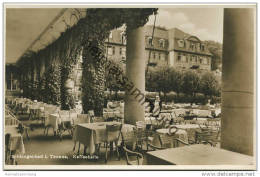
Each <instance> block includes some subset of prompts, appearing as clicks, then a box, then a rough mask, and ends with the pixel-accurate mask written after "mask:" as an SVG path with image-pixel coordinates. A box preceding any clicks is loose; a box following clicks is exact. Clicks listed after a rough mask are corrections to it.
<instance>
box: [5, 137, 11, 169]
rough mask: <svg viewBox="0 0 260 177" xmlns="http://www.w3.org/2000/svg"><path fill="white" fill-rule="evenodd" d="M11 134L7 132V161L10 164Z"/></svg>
mask: <svg viewBox="0 0 260 177" xmlns="http://www.w3.org/2000/svg"><path fill="white" fill-rule="evenodd" d="M10 146H11V134H9V133H8V134H5V163H6V164H9V163H10V161H11V150H10Z"/></svg>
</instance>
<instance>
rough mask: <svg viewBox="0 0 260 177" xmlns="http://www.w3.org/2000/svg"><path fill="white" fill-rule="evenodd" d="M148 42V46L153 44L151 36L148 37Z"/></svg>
mask: <svg viewBox="0 0 260 177" xmlns="http://www.w3.org/2000/svg"><path fill="white" fill-rule="evenodd" d="M148 44H149V46H153V38H152V37H148Z"/></svg>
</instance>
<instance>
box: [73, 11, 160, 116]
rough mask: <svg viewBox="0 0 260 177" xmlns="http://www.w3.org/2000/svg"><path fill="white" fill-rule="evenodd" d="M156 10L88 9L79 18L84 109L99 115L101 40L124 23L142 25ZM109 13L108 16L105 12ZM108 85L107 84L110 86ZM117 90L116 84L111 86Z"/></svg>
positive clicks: (102, 87) (130, 26)
mask: <svg viewBox="0 0 260 177" xmlns="http://www.w3.org/2000/svg"><path fill="white" fill-rule="evenodd" d="M156 11H157V9H134V8H131V9H126V8H125V9H124V8H121V9H109V8H107V9H89V10H87V13H86V18H85V19H82V20H80V21H79V23H78V24H79V26H81V29H82V30H83V31H82V33H83V34H84V35H83V36H84V37H83V41H82V44H83V78H82V79H83V84H82V87H83V88H82V90H83V93H82V103H83V110H84V112H88V111H89V110H94V112H95V115H96V116H102V115H103V106H104V91H105V68H104V63H105V57H104V42H105V39H107V37H108V35H109V32H110V31H111V30H112V29H114V28H118V27H120V26H122V25H123V24H126V25H127V30H132V29H134V28H137V27H139V26H143V25H144V24H145V23H146V22H147V20H148V17H149V15H151V14H152V13H155V12H156ZM107 14H109V15H107ZM110 86H111V85H110ZM112 87H114V88H113V89H117V87H118V85H115V86H112Z"/></svg>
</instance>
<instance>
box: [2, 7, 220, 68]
mask: <svg viewBox="0 0 260 177" xmlns="http://www.w3.org/2000/svg"><path fill="white" fill-rule="evenodd" d="M60 10H61V9H54V8H53V9H41V8H37V9H36V8H30V9H21V8H16V9H7V10H6V30H5V32H6V40H5V42H6V43H5V44H6V48H5V49H6V53H5V60H6V62H7V63H13V62H16V61H17V60H18V59H19V57H20V56H21V55H22V54H23V53H24V52H25V50H26V49H27V48H28V47H29V46H30V44H31V43H32V42H33V41H34V40H35V39H36V38H37V37H38V36H39V34H40V33H41V32H42V31H43V30H44V28H45V27H46V26H47V25H48V24H49V23H50V22H51V21H52V20H53V19H54V18H55V17H56V16H57V15H58V13H59V12H60ZM153 23H154V16H150V18H149V21H148V23H147V24H150V25H153ZM156 25H160V26H164V27H166V28H168V29H170V28H174V27H176V28H179V29H181V30H183V31H184V32H186V33H189V34H192V35H196V36H198V37H199V38H200V39H201V40H214V41H218V42H221V43H222V38H223V8H169V9H167V8H160V9H159V10H158V14H157V18H156ZM57 28H59V30H57V29H56V31H55V32H56V33H57V31H58V32H61V30H60V29H62V28H60V27H57ZM51 36H53V34H50V33H47V34H46V35H45V36H43V38H50V37H51ZM54 36H55V35H54ZM48 41H50V40H49V39H48V40H47V39H41V40H40V41H38V42H37V43H36V45H35V47H34V48H37V46H41V47H42V46H46V45H47V44H48Z"/></svg>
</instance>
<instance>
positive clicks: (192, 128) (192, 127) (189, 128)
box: [174, 124, 205, 141]
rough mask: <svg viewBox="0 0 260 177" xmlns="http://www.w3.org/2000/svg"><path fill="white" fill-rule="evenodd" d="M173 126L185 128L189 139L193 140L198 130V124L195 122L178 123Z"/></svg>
mask: <svg viewBox="0 0 260 177" xmlns="http://www.w3.org/2000/svg"><path fill="white" fill-rule="evenodd" d="M174 126H175V127H177V128H180V129H184V130H186V132H187V133H188V138H189V140H193V141H195V134H196V131H200V126H199V125H197V124H180V125H174ZM201 127H205V126H203V125H201Z"/></svg>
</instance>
